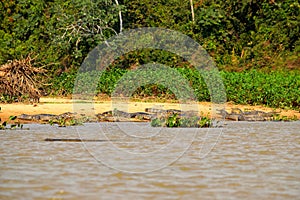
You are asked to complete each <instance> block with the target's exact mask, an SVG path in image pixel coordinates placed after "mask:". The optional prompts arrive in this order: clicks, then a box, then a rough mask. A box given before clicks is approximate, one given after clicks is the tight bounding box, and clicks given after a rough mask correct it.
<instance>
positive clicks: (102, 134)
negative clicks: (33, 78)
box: [0, 121, 300, 199]
mask: <svg viewBox="0 0 300 200" xmlns="http://www.w3.org/2000/svg"><path fill="white" fill-rule="evenodd" d="M24 128H29V130H2V131H0V138H1V141H0V153H1V157H0V199H299V198H300V122H299V121H297V122H270V123H269V122H227V124H226V125H224V127H223V128H210V129H194V128H187V129H184V128H178V129H172V128H151V127H149V124H147V123H139V124H134V123H114V124H113V123H90V124H84V125H83V126H76V127H67V128H61V127H57V126H50V125H39V124H30V125H24ZM46 138H58V139H66V138H69V139H70V138H73V139H76V138H77V139H78V138H81V139H84V140H86V141H84V142H47V141H44V140H45V139H46ZM92 140H98V141H92Z"/></svg>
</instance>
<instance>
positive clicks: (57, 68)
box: [0, 0, 300, 109]
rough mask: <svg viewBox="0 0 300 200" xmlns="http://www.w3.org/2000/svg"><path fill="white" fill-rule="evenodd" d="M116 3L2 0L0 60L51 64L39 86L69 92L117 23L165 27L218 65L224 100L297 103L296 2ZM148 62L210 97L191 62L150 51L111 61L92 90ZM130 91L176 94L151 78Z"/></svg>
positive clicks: (299, 10) (299, 13) (107, 88)
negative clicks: (32, 59) (174, 72)
mask: <svg viewBox="0 0 300 200" xmlns="http://www.w3.org/2000/svg"><path fill="white" fill-rule="evenodd" d="M116 2H117V1H108V0H95V1H90V0H51V1H46V0H30V1H28V0H15V1H12V0H3V1H1V3H0V65H1V64H4V63H6V62H7V61H8V60H13V59H20V58H22V57H26V56H27V55H31V56H32V57H35V63H33V64H34V65H36V66H39V67H41V66H43V67H44V68H45V69H47V70H48V73H47V76H46V77H43V80H44V82H43V83H44V85H42V89H43V90H44V91H45V92H47V93H48V94H52V95H68V94H72V92H73V91H72V90H73V85H74V82H73V81H74V80H75V76H76V72H77V70H78V68H79V66H80V65H81V63H82V62H83V60H84V58H85V57H86V56H87V54H88V52H90V51H91V50H92V49H93V48H94V47H95V46H97V45H98V44H99V43H100V42H103V41H104V40H105V39H107V38H109V37H111V36H113V35H116V34H118V33H120V31H121V29H123V30H128V29H133V28H138V27H162V28H168V29H172V30H176V31H179V32H182V33H183V34H186V35H188V36H190V37H191V38H193V39H194V40H195V41H197V42H198V43H199V44H201V45H202V46H203V47H204V48H205V49H206V50H207V51H208V53H209V54H210V55H211V56H212V58H213V59H214V61H215V62H216V65H217V67H218V68H219V69H220V70H221V75H222V77H223V79H224V84H225V87H226V92H227V100H228V101H233V102H236V103H245V104H264V105H268V106H272V107H288V108H296V109H299V107H300V99H299V96H300V95H299V88H300V78H299V77H300V74H299V69H300V56H299V53H300V39H299V32H300V4H299V2H298V1H296V0H275V1H274V0H261V1H258V0H244V1H236V0H193V8H194V19H193V18H192V12H191V5H190V1H188V0H187V1H182V0H168V1H164V0H157V1H152V0H120V1H119V2H118V5H117V4H116ZM120 12H121V16H122V18H121V19H122V20H120ZM149 62H157V63H162V64H166V65H168V66H171V67H174V68H176V69H177V70H178V72H179V73H181V74H182V75H183V76H184V77H185V78H187V79H188V80H189V82H190V84H191V86H192V88H193V89H194V90H195V94H196V97H197V98H198V99H199V100H200V101H208V100H210V96H209V92H208V90H207V87H206V85H205V83H204V82H203V80H202V79H201V78H200V75H199V74H197V73H196V71H195V70H194V69H193V66H191V65H190V64H189V63H187V62H186V61H185V60H183V59H182V58H181V57H179V56H176V55H173V54H171V53H168V52H161V51H158V50H151V49H145V50H138V51H134V52H131V53H129V54H126V55H123V56H122V57H120V58H119V59H118V60H116V61H115V62H114V63H113V65H112V66H111V69H110V70H107V71H106V72H105V73H104V74H103V76H102V77H101V78H100V84H98V88H97V92H98V93H105V94H109V95H110V94H111V93H112V92H113V90H114V86H115V85H116V82H117V80H119V79H120V78H121V76H122V75H123V74H124V73H126V72H127V71H128V70H130V69H134V68H136V67H138V66H139V65H142V64H145V63H149ZM274 70H277V71H274ZM270 71H271V72H270ZM266 72H267V73H266ZM83 75H84V74H83ZM86 76H87V77H86V78H87V79H88V75H86ZM2 92H3V91H0V93H2ZM134 95H136V96H138V95H139V96H142V97H145V96H153V95H155V96H158V97H159V96H163V97H168V98H175V96H174V94H173V93H172V91H171V90H168V89H166V88H165V87H163V86H162V85H151V84H150V85H146V86H141V87H140V88H138V89H137V91H136V92H135V94H134Z"/></svg>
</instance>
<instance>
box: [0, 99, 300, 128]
mask: <svg viewBox="0 0 300 200" xmlns="http://www.w3.org/2000/svg"><path fill="white" fill-rule="evenodd" d="M77 105H80V106H82V107H80V109H79V110H78V107H77V109H75V110H74V108H73V106H74V104H73V100H72V99H70V98H45V97H43V98H41V99H40V103H37V104H30V103H11V104H5V103H0V107H1V111H0V118H1V121H2V122H3V121H7V120H8V119H9V117H10V116H12V115H13V116H18V115H21V114H28V115H35V114H54V115H59V114H62V113H66V112H77V111H83V112H85V111H86V110H85V109H84V107H85V106H86V105H91V104H89V103H87V102H85V101H79V102H78V103H76V106H77ZM93 105H94V107H93V108H92V110H90V111H89V112H90V113H94V114H97V113H103V112H106V111H109V110H112V109H111V108H112V101H111V100H109V99H107V98H106V99H104V100H97V101H94V102H93ZM124 105H125V107H124ZM120 106H122V107H124V108H125V109H126V110H128V111H129V112H144V111H145V109H146V108H161V109H181V104H180V103H173V102H138V101H130V102H129V104H128V105H127V104H120ZM194 106H197V109H198V112H199V114H201V115H204V116H211V112H212V107H213V106H212V103H210V102H196V103H195V104H193V107H192V109H193V108H194V109H195V107H194ZM224 108H225V110H227V111H230V110H231V109H232V108H240V109H241V110H260V111H264V112H271V111H276V112H279V113H280V115H281V116H287V117H293V116H296V117H297V119H298V120H299V119H300V112H299V111H296V110H284V109H274V108H269V107H265V106H250V105H236V104H232V103H230V102H227V103H225V104H224ZM89 109H90V107H89Z"/></svg>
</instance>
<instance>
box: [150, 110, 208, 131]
mask: <svg viewBox="0 0 300 200" xmlns="http://www.w3.org/2000/svg"><path fill="white" fill-rule="evenodd" d="M151 126H153V127H169V128H174V127H189V128H191V127H196V128H204V127H210V126H211V119H210V118H209V117H205V116H203V117H198V116H191V117H184V116H179V115H178V114H177V113H175V114H172V115H170V116H167V117H160V118H155V119H152V121H151Z"/></svg>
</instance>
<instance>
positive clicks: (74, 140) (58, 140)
mask: <svg viewBox="0 0 300 200" xmlns="http://www.w3.org/2000/svg"><path fill="white" fill-rule="evenodd" d="M44 141H46V142H110V141H114V140H92V139H81V138H46V139H45V140H44Z"/></svg>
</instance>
